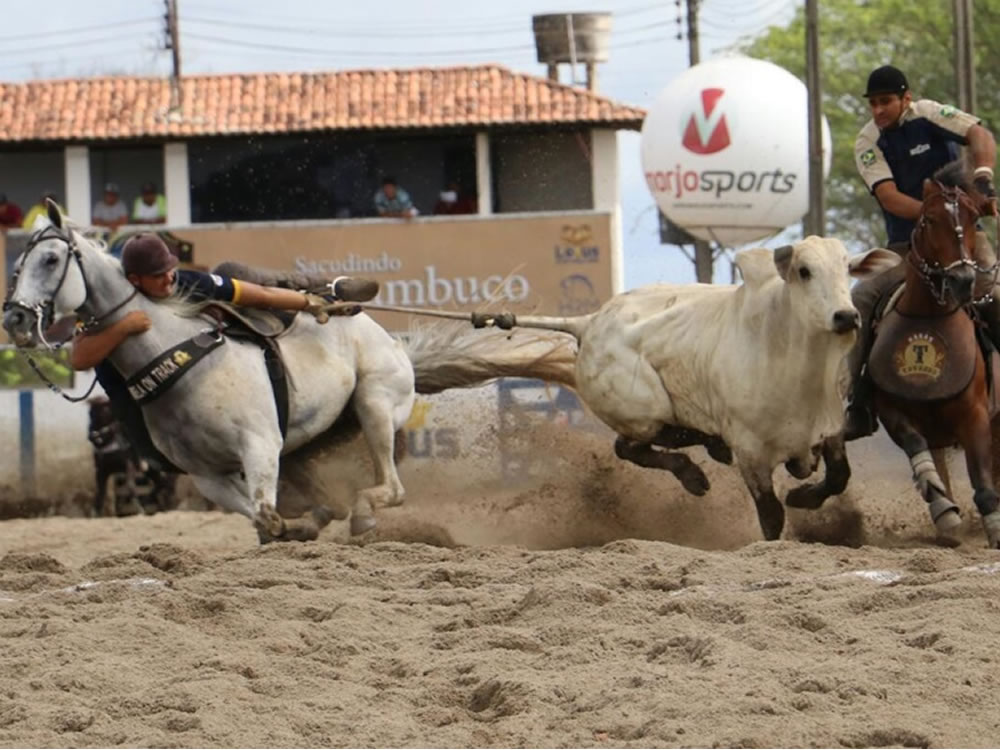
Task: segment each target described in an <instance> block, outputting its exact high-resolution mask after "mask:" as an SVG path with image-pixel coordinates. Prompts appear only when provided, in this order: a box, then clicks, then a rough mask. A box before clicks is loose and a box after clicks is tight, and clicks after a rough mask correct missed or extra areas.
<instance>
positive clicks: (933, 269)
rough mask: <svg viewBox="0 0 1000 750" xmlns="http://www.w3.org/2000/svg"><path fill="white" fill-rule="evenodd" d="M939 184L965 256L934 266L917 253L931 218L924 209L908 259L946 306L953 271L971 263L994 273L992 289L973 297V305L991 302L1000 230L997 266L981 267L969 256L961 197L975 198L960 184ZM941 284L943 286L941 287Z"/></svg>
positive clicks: (997, 269)
mask: <svg viewBox="0 0 1000 750" xmlns="http://www.w3.org/2000/svg"><path fill="white" fill-rule="evenodd" d="M937 184H938V187H940V188H941V191H942V192H941V193H940V195H941V197H942V198H943V199H944V202H945V210H947V212H948V215H949V216H950V217H951V220H952V229H953V230H954V232H955V236H956V237H957V239H958V246H959V251H960V253H961V255H962V257H961V258H959V259H958V260H956V261H954V262H952V263H949V264H948V265H946V266H941V265H940V264H937V263H934V264H933V265H932V264H931V263H930V262H928V260H927V259H926V258H925V257H924V256H923V255H922V254H920V253H919V252H917V233H918V231H922V230H923V229H924V228H925V227H926V225H927V217H926V215H925V214H924V213H923V212H921V214H920V220H919V221H918V222H917V225H916V226H915V227H914V228H913V232H912V233H911V234H910V251H909V252H908V253H907V254H906V259H907V262H909V264H910V265H911V266H913V268H914V270H916V272H917V275H918V276H920V279H921V280H922V281H923V282H924V284H925V285H926V286H927V288H928V290H930V293H931V295H932V296H933V297H934V299H935V301H936V302H937V303H938V304H939V305H941V306H942V307H944V306H946V305H947V299H946V296H947V295H946V292H945V286H944V281H945V278H946V277H947V275H948V273H949V272H950V271H953V270H954V269H956V268H960V267H962V266H971V267H972V268H973V269H974V270H975V272H976V273H977V274H989V273H992V274H993V281H992V282H991V283H990V285H989V290H988V291H987V292H986V293H985V294H983V295H982V296H981V297H978V298H976V299H973V300H972V304H974V305H976V304H981V303H983V302H988V301H990V300H991V299H992V298H993V289H994V286H995V285H996V282H997V275H998V273H1000V231H998V233H997V239H996V243H995V247H994V254H995V255H994V257H995V259H994V261H993V265H992V266H990V267H988V268H983V267H981V266H980V265H979V264H978V263H976V261H975V259H974V258H970V257H969V256H968V255H967V251H966V247H965V227H963V226H962V221H961V217H960V215H959V208H960V203H961V199H962V197H963V196H965V197H966V199H967V201H968V203H969V205H971V200H969V199H968V196H967V195H966V194H965V193H964V192H963V191H962V190H961V189H960V188H958V187H947V186H945V185H942V184H941V183H940V182H938V183H937ZM972 208H973V209H974V210H976V213H977V214H978V213H979V211H978V209H975V206H972ZM936 278H937V279H940V280H941V281H940V284H938V285H935V279H936ZM939 286H940V289H939V288H938V287H939Z"/></svg>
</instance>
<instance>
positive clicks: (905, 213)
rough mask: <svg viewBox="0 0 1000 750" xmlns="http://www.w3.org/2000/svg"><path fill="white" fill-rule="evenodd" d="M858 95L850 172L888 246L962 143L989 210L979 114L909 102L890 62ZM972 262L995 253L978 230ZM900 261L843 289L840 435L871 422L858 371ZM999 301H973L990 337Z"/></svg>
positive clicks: (990, 149)
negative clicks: (849, 341)
mask: <svg viewBox="0 0 1000 750" xmlns="http://www.w3.org/2000/svg"><path fill="white" fill-rule="evenodd" d="M865 98H866V99H868V105H869V107H870V108H871V113H872V119H871V120H869V121H868V122H867V123H866V124H865V126H864V127H863V128H862V129H861V132H860V133H859V134H858V137H857V140H856V141H855V144H854V158H855V163H856V164H857V168H858V172H859V173H860V174H861V178H862V179H863V180H864V181H865V184H866V185H867V187H868V189H869V190H870V191H871V192H872V194H873V195H874V196H875V199H876V200H877V201H878V202H879V206H881V208H882V214H883V215H884V217H885V225H886V232H887V234H888V246H889V249H891V250H895V251H896V252H898V253H899V254H900V255H905V254H906V253H907V252H908V251H909V249H910V233H911V232H912V231H913V228H914V225H915V223H916V220H917V218H918V217H919V216H920V208H921V205H922V202H923V199H922V196H923V184H924V180H926V179H930V178H931V177H933V175H934V173H935V172H936V171H937V170H938V169H940V168H941V167H943V166H945V165H946V164H948V163H950V162H952V161H954V160H955V159H956V158H958V156H959V150H958V147H959V146H960V145H965V146H968V148H969V152H970V158H971V161H972V164H973V166H974V167H975V171H974V172H973V180H974V184H975V187H976V189H977V190H978V191H979V192H980V193H981V194H982V195H983V196H984V197H985V198H987V199H988V200H987V201H986V210H987V211H988V212H989V213H991V214H993V215H996V213H997V201H996V190H995V189H994V188H993V163H994V161H996V144H995V143H994V140H993V135H992V134H991V133H990V131H989V130H987V129H986V128H984V127H983V126H982V125H981V124H980V121H979V118H977V117H975V116H974V115H970V114H968V113H966V112H962V111H961V110H959V109H956V108H955V107H952V106H949V105H944V104H939V103H938V102H935V101H931V100H930V99H918V100H916V101H914V99H913V96H912V94H911V93H910V88H909V84H908V83H907V81H906V76H905V75H904V74H903V72H902V71H901V70H899V69H898V68H894V67H892V66H891V65H885V66H883V67H881V68H877V69H876V70H874V71H872V73H871V75H869V76H868V88H867V90H866V91H865ZM975 260H976V262H977V263H978V264H979V266H981V267H983V268H988V267H990V266H992V265H993V263H994V262H995V260H996V258H995V256H994V253H993V250H992V249H991V248H990V246H989V243H988V242H987V241H986V236H985V235H984V234H983V233H982V232H977V236H976V259H975ZM904 275H905V266H903V265H902V264H901V265H898V266H896V267H895V268H893V269H891V270H889V271H886V272H884V273H882V274H879V275H878V276H876V277H875V278H872V279H867V280H865V281H861V282H858V283H857V284H855V286H854V288H853V290H852V291H851V297H852V299H853V301H854V306H855V307H857V308H858V311H859V312H860V313H861V329H860V331H859V334H858V342H857V345H856V346H855V347H854V350H853V351H852V352H851V356H850V359H849V363H848V364H849V367H850V371H851V383H852V393H851V403H850V405H849V406H848V409H847V420H846V424H845V437H846V438H847V439H848V440H854V439H856V438H860V437H864V436H866V435H870V434H872V433H873V432H874V431H875V428H876V424H875V419H874V415H873V414H872V412H871V404H870V400H871V399H870V395H871V384H870V382H869V381H868V378H867V375H865V376H862V370H863V367H864V364H865V361H866V360H867V359H868V353H869V349H870V348H871V343H872V338H873V337H872V332H871V319H872V315H873V313H874V310H875V306H876V305H877V303H878V300H879V298H880V297H881V296H882V295H883V294H884V293H885V292H886V291H887V290H889V289H890V288H892V287H893V286H895V284H897V283H898V282H901V281H902V280H903V277H904ZM998 306H1000V300H996V299H994V300H992V301H991V302H990V303H989V304H988V305H983V306H981V310H980V312H981V313H982V314H983V317H984V318H986V321H987V323H988V324H989V326H990V329H991V331H992V332H993V334H994V336H993V337H994V338H997V336H996V334H997V333H1000V307H998Z"/></svg>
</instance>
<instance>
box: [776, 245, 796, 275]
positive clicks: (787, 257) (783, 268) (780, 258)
mask: <svg viewBox="0 0 1000 750" xmlns="http://www.w3.org/2000/svg"><path fill="white" fill-rule="evenodd" d="M793 255H795V248H794V247H792V246H791V245H782V246H781V247H779V248H778V249H777V250H775V251H774V267H775V268H777V269H778V276H780V277H781V278H782V279H784V280H785V281H788V271H789V269H791V267H792V256H793Z"/></svg>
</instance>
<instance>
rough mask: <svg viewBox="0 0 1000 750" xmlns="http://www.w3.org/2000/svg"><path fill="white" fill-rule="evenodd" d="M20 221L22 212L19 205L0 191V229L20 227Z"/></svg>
mask: <svg viewBox="0 0 1000 750" xmlns="http://www.w3.org/2000/svg"><path fill="white" fill-rule="evenodd" d="M22 221H24V214H23V213H22V212H21V207H20V206H19V205H17V204H16V203H12V202H11V201H9V200H7V196H6V195H4V194H3V193H0V230H7V229H20V228H21V222H22Z"/></svg>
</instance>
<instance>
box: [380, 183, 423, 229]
mask: <svg viewBox="0 0 1000 750" xmlns="http://www.w3.org/2000/svg"><path fill="white" fill-rule="evenodd" d="M375 211H376V213H378V215H379V216H395V217H399V218H402V219H409V218H411V217H413V216H416V215H417V214H418V213H419V212H418V211H417V209H416V208H415V207H414V205H413V200H412V199H411V198H410V194H409V193H408V192H406V191H405V190H403V188H401V187H399V185H397V184H396V178H395V177H386V178H384V179H383V180H382V187H381V188H380V189H379V190H378V191H377V192H376V193H375Z"/></svg>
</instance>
